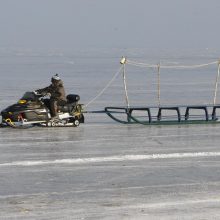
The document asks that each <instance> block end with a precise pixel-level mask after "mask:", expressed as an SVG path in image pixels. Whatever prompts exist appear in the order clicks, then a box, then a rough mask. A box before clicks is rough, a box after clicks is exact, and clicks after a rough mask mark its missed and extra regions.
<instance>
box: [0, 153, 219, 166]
mask: <svg viewBox="0 0 220 220" xmlns="http://www.w3.org/2000/svg"><path fill="white" fill-rule="evenodd" d="M217 156H220V152H190V153H171V154H145V155H144V154H143V155H121V156H109V157H91V158H68V159H57V160H35V161H14V162H10V163H2V164H0V167H6V166H40V165H53V164H91V163H102V162H103V163H104V162H123V161H139V160H158V159H178V158H180V159H181V158H198V157H217Z"/></svg>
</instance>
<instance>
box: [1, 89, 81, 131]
mask: <svg viewBox="0 0 220 220" xmlns="http://www.w3.org/2000/svg"><path fill="white" fill-rule="evenodd" d="M44 95H45V94H36V93H35V92H26V93H25V94H24V95H23V97H22V98H21V99H20V100H19V101H18V102H17V103H16V104H13V105H11V106H9V107H7V108H6V109H4V110H2V112H1V116H2V123H1V125H2V126H11V127H25V126H32V125H41V126H74V127H76V126H78V125H79V124H80V123H84V115H83V113H82V104H79V103H78V101H79V100H80V97H79V95H73V94H70V95H67V97H66V98H67V102H66V103H63V105H60V106H59V107H58V117H56V118H55V119H53V118H52V117H51V114H50V112H51V111H50V105H49V98H48V97H46V96H44Z"/></svg>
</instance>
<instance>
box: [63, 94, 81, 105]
mask: <svg viewBox="0 0 220 220" xmlns="http://www.w3.org/2000/svg"><path fill="white" fill-rule="evenodd" d="M66 99H67V103H73V102H78V101H79V100H80V96H79V95H75V94H69V95H67V96H66Z"/></svg>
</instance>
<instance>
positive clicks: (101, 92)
mask: <svg viewBox="0 0 220 220" xmlns="http://www.w3.org/2000/svg"><path fill="white" fill-rule="evenodd" d="M122 68H123V66H121V67H120V68H119V69H118V71H117V72H116V73H115V75H114V76H113V77H112V79H111V80H110V81H109V82H108V83H107V85H106V86H105V87H104V88H103V89H102V90H101V91H100V92H99V93H98V94H97V95H96V96H95V97H94V98H93V99H91V100H90V101H89V102H88V103H87V104H86V105H85V107H87V106H88V105H90V104H91V103H93V102H94V101H95V100H96V99H97V98H98V97H99V96H101V95H102V94H103V93H104V92H105V90H106V89H107V88H108V87H109V86H110V85H111V83H112V82H113V81H114V80H115V79H116V78H117V76H118V75H119V73H120V72H121V69H122Z"/></svg>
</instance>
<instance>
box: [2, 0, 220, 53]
mask: <svg viewBox="0 0 220 220" xmlns="http://www.w3.org/2000/svg"><path fill="white" fill-rule="evenodd" d="M0 31H1V34H0V46H1V47H4V46H6V47H7V46H10V47H13V46H16V47H27V48H38V47H39V48H44V47H47V48H76V47H77V48H85V47H93V48H94V47H122V48H124V47H126V48H130V47H131V48H132V47H152V48H202V49H204V48H218V47H219V48H220V0H0Z"/></svg>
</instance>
